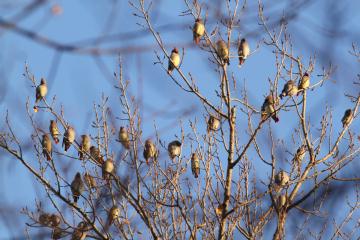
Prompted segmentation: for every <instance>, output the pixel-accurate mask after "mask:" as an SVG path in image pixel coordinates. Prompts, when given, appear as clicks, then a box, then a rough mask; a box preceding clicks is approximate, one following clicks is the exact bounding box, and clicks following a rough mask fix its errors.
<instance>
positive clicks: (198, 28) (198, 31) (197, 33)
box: [193, 18, 205, 44]
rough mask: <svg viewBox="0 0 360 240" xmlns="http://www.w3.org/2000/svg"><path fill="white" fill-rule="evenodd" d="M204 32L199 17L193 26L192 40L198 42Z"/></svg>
mask: <svg viewBox="0 0 360 240" xmlns="http://www.w3.org/2000/svg"><path fill="white" fill-rule="evenodd" d="M204 33H205V26H204V23H203V21H202V20H201V19H200V18H197V19H196V20H195V24H194V27H193V40H194V42H195V44H199V43H200V39H201V37H202V36H203V35H204Z"/></svg>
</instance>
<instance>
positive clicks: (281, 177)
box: [275, 170, 290, 187]
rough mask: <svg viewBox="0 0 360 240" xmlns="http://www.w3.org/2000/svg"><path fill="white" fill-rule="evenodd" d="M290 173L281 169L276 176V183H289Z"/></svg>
mask: <svg viewBox="0 0 360 240" xmlns="http://www.w3.org/2000/svg"><path fill="white" fill-rule="evenodd" d="M289 180H290V178H289V175H288V174H287V173H286V172H285V171H283V170H281V171H280V172H279V173H278V174H277V175H276V176H275V183H276V184H277V185H279V186H281V187H283V186H285V185H287V184H288V183H289Z"/></svg>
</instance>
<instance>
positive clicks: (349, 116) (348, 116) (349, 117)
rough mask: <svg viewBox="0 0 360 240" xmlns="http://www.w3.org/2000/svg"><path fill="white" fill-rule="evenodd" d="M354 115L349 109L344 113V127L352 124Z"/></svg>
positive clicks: (342, 120)
mask: <svg viewBox="0 0 360 240" xmlns="http://www.w3.org/2000/svg"><path fill="white" fill-rule="evenodd" d="M352 115H353V113H352V110H351V109H347V110H346V111H345V113H344V116H343V117H342V119H341V122H342V124H343V127H346V126H347V125H349V123H350V122H351V120H352V118H353V116H352Z"/></svg>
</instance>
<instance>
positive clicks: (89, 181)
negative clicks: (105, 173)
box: [84, 173, 97, 189]
mask: <svg viewBox="0 0 360 240" xmlns="http://www.w3.org/2000/svg"><path fill="white" fill-rule="evenodd" d="M84 181H85V184H86V185H87V186H88V188H90V189H92V188H96V187H97V184H96V180H95V178H94V177H93V176H91V175H90V174H89V173H85V174H84Z"/></svg>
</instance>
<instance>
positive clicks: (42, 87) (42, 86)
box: [34, 78, 48, 112]
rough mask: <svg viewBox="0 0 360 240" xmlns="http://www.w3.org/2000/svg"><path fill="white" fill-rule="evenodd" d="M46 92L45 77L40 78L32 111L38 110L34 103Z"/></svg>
mask: <svg viewBox="0 0 360 240" xmlns="http://www.w3.org/2000/svg"><path fill="white" fill-rule="evenodd" d="M47 92H48V88H47V84H46V80H45V78H41V80H40V84H39V86H37V87H36V91H35V98H36V99H35V105H34V112H37V111H38V108H37V106H36V104H38V103H39V102H40V100H41V99H43V98H44V97H45V96H46V94H47Z"/></svg>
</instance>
